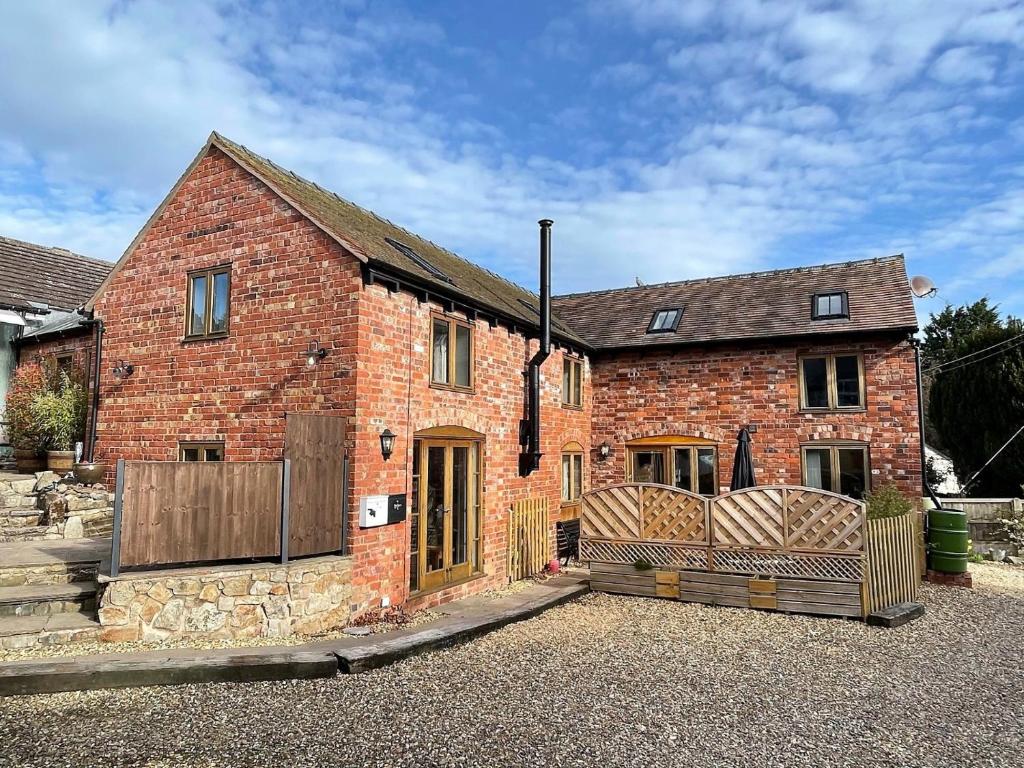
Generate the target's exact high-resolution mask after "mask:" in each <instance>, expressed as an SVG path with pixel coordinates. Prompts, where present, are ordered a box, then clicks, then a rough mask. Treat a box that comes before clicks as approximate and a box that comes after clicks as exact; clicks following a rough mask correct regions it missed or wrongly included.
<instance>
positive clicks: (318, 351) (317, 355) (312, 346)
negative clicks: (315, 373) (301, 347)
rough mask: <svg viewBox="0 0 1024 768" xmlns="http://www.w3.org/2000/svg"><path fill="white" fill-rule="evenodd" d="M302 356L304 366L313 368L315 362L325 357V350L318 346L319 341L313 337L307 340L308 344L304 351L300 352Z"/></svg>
mask: <svg viewBox="0 0 1024 768" xmlns="http://www.w3.org/2000/svg"><path fill="white" fill-rule="evenodd" d="M302 356H303V357H305V358H306V366H307V367H309V368H315V367H316V365H317V363H319V362H320V361H321V360H323V359H324V358H325V357H327V350H326V349H324V348H323V347H321V346H320V342H319V341H317V340H316V339H314V340H313V341H311V342H309V346H308V347H306V351H305V352H303V353H302Z"/></svg>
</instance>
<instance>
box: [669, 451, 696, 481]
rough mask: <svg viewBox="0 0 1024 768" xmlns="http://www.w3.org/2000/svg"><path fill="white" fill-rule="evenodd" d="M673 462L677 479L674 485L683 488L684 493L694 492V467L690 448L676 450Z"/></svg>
mask: <svg viewBox="0 0 1024 768" xmlns="http://www.w3.org/2000/svg"><path fill="white" fill-rule="evenodd" d="M672 450H673V454H674V456H673V460H674V462H675V478H673V483H672V484H673V485H674V486H675V487H676V488H682V489H683V490H684V491H692V490H693V466H692V461H691V453H690V451H691V449H690V448H674V449H672Z"/></svg>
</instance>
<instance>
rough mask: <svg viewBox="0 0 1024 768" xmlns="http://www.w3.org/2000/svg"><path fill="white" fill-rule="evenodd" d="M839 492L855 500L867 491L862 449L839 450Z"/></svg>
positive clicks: (862, 496)
mask: <svg viewBox="0 0 1024 768" xmlns="http://www.w3.org/2000/svg"><path fill="white" fill-rule="evenodd" d="M837 450H838V451H839V492H840V493H841V494H843V495H844V496H852V497H853V498H855V499H862V498H864V492H865V491H866V490H867V467H865V466H864V450H863V449H862V448H839V449H837Z"/></svg>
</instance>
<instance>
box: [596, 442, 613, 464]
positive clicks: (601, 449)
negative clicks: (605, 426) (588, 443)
mask: <svg viewBox="0 0 1024 768" xmlns="http://www.w3.org/2000/svg"><path fill="white" fill-rule="evenodd" d="M611 453H612V447H611V446H610V445H608V442H607V441H605V442H603V443H601V444H600V445H599V446H597V455H598V456H599V457H600V458H601V461H604V460H605V459H607V458H608V457H609V456H610V455H611Z"/></svg>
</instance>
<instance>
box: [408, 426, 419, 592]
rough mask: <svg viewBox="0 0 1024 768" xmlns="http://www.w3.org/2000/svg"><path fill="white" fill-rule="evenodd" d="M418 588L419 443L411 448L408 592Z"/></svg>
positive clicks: (414, 442)
mask: <svg viewBox="0 0 1024 768" xmlns="http://www.w3.org/2000/svg"><path fill="white" fill-rule="evenodd" d="M419 588H420V441H419V440H414V441H413V447H412V499H411V502H410V506H409V591H410V592H415V591H416V590H417V589H419Z"/></svg>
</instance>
